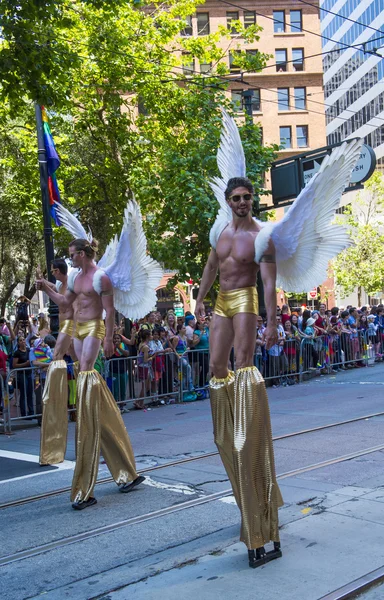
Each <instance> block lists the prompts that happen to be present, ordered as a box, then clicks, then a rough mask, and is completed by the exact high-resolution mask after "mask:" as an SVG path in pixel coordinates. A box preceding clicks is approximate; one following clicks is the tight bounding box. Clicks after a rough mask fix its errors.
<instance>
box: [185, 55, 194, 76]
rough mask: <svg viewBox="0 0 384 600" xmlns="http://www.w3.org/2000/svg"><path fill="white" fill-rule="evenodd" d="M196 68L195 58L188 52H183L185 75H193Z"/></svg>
mask: <svg viewBox="0 0 384 600" xmlns="http://www.w3.org/2000/svg"><path fill="white" fill-rule="evenodd" d="M194 70H195V60H194V59H193V58H191V55H190V54H189V53H188V52H183V73H184V75H192V73H193V72H194Z"/></svg>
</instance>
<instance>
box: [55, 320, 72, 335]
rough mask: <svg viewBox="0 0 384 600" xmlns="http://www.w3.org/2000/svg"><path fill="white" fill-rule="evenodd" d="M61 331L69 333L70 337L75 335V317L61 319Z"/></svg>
mask: <svg viewBox="0 0 384 600" xmlns="http://www.w3.org/2000/svg"><path fill="white" fill-rule="evenodd" d="M59 331H60V333H65V334H66V335H69V337H73V336H74V334H75V322H74V321H73V319H65V321H61V323H60V325H59Z"/></svg>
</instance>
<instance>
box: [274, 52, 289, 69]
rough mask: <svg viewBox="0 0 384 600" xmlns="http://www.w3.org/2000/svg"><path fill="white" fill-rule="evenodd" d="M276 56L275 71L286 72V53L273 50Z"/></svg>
mask: <svg viewBox="0 0 384 600" xmlns="http://www.w3.org/2000/svg"><path fill="white" fill-rule="evenodd" d="M275 56H276V71H277V72H278V73H281V72H282V71H286V70H287V51H286V50H275Z"/></svg>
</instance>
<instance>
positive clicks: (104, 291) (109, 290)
mask: <svg viewBox="0 0 384 600" xmlns="http://www.w3.org/2000/svg"><path fill="white" fill-rule="evenodd" d="M101 302H102V305H103V309H104V310H105V312H106V317H105V329H106V332H105V338H104V354H105V356H106V357H107V358H109V357H110V356H112V354H113V328H114V325H115V307H114V305H113V287H112V283H111V280H110V279H109V277H108V275H103V276H102V278H101Z"/></svg>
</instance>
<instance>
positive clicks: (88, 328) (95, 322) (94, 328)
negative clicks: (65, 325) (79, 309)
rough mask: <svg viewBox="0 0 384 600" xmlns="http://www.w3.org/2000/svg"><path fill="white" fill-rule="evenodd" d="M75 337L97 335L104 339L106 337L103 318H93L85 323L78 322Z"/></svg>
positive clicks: (96, 336)
mask: <svg viewBox="0 0 384 600" xmlns="http://www.w3.org/2000/svg"><path fill="white" fill-rule="evenodd" d="M74 337H75V338H77V339H78V340H81V341H82V340H84V339H85V338H86V337H95V338H97V339H98V340H101V341H103V339H104V338H105V325H104V321H103V320H102V319H91V320H90V321H85V322H83V323H79V322H76V331H75V333H74Z"/></svg>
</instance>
